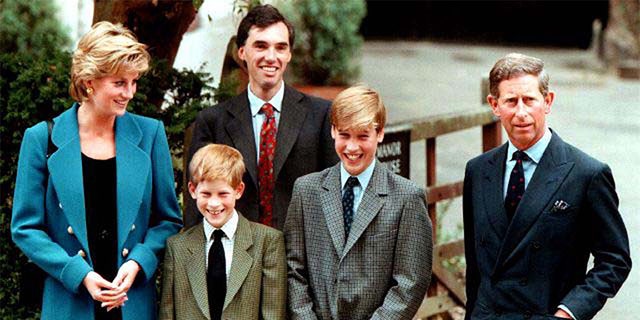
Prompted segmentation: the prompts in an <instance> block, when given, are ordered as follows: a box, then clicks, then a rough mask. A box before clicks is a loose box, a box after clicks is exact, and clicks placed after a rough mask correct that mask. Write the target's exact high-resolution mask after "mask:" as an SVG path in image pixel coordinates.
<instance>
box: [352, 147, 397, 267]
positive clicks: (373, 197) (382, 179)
mask: <svg viewBox="0 0 640 320" xmlns="http://www.w3.org/2000/svg"><path fill="white" fill-rule="evenodd" d="M374 161H376V164H375V167H374V169H373V175H372V176H371V180H369V185H368V186H367V188H366V189H365V190H364V194H363V195H362V200H360V205H359V206H358V211H357V212H356V215H355V217H353V223H352V225H351V231H349V237H348V238H347V244H346V245H345V247H344V250H343V255H342V256H343V257H344V256H345V255H346V254H347V252H349V250H351V247H353V245H354V244H355V243H356V242H357V241H358V239H359V238H360V236H361V235H362V233H363V232H364V231H365V230H366V229H367V227H368V226H369V224H370V223H371V221H372V220H373V218H375V217H376V216H377V215H378V212H380V209H381V208H382V205H383V204H384V198H383V197H384V196H386V195H387V194H388V193H389V192H388V189H387V187H388V182H387V178H388V177H387V173H388V172H387V171H386V169H385V168H384V167H382V166H383V165H382V164H381V163H380V162H378V161H377V160H374Z"/></svg>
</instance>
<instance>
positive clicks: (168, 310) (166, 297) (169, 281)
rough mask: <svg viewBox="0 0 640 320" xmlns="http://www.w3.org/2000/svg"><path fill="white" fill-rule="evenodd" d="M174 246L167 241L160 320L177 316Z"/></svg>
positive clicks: (169, 319) (171, 319)
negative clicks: (174, 292)
mask: <svg viewBox="0 0 640 320" xmlns="http://www.w3.org/2000/svg"><path fill="white" fill-rule="evenodd" d="M174 264H175V262H174V259H173V248H172V246H171V244H170V242H168V243H167V250H166V251H165V254H164V268H163V270H162V296H161V297H160V317H159V318H160V320H173V319H174V318H175V311H174V310H175V306H174V296H173V281H174V280H173V279H174Z"/></svg>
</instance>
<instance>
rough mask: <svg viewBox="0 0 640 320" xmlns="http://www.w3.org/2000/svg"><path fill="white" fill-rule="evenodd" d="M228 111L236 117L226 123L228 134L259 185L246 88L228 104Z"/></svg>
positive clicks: (248, 170) (253, 135)
mask: <svg viewBox="0 0 640 320" xmlns="http://www.w3.org/2000/svg"><path fill="white" fill-rule="evenodd" d="M227 111H228V112H229V113H231V114H232V115H233V117H234V118H235V119H236V121H229V123H228V124H227V125H226V127H225V128H226V130H227V134H228V135H229V136H230V137H231V140H233V146H234V147H235V148H236V149H238V151H240V153H241V154H242V155H243V156H244V157H243V158H244V163H245V166H246V167H247V172H248V173H249V175H250V176H251V178H252V179H253V182H254V184H255V185H256V186H258V165H257V163H256V162H257V161H256V157H257V155H256V142H255V133H254V132H253V122H252V116H251V109H250V108H249V98H248V96H247V91H246V90H245V91H243V92H242V93H241V94H240V95H238V96H237V97H235V98H234V99H233V100H232V101H231V103H229V104H228V105H227Z"/></svg>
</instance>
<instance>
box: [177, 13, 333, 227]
mask: <svg viewBox="0 0 640 320" xmlns="http://www.w3.org/2000/svg"><path fill="white" fill-rule="evenodd" d="M293 42H294V30H293V26H292V25H291V23H289V21H287V20H286V19H285V18H284V17H283V16H282V15H281V14H280V12H278V10H277V9H276V8H274V7H273V6H270V5H264V6H258V7H255V8H254V9H252V10H251V11H250V12H249V13H248V14H247V16H246V17H245V18H244V19H243V20H242V21H241V22H240V26H239V27H238V34H237V37H236V44H237V45H238V48H239V49H238V56H239V57H240V59H242V60H243V61H244V62H245V63H246V67H247V71H248V73H249V86H248V88H247V90H246V91H244V92H242V93H241V94H240V95H238V96H236V97H234V98H232V99H230V100H228V101H225V102H223V103H220V104H218V105H216V106H214V107H212V108H209V109H205V110H203V111H201V112H200V113H199V114H198V116H197V118H196V120H195V126H194V131H193V141H192V143H191V148H190V152H189V154H190V155H193V154H194V153H195V152H196V151H197V150H198V149H199V148H200V147H202V146H204V145H206V144H208V143H221V144H226V145H229V146H232V147H234V148H236V149H238V150H239V151H240V152H241V153H242V155H243V156H244V159H245V162H246V167H247V172H246V173H245V175H244V177H243V181H244V183H245V185H246V188H245V193H244V196H243V197H242V198H241V199H240V200H239V201H238V203H237V208H238V211H240V212H242V213H243V214H244V216H245V217H246V218H248V219H249V220H251V221H257V222H261V223H264V224H267V225H270V226H273V227H275V228H277V229H282V226H283V224H284V220H285V216H286V213H287V208H288V206H289V201H290V200H291V192H292V189H293V183H294V181H295V180H296V179H297V178H298V177H300V176H303V175H305V174H308V173H311V172H315V171H320V170H322V169H324V168H326V167H329V166H331V165H333V164H335V163H337V162H338V158H337V157H336V154H335V152H334V151H333V140H332V139H331V124H330V123H329V118H328V116H329V104H330V103H329V101H326V100H322V99H319V98H315V97H311V96H307V95H304V94H302V93H300V92H298V91H296V90H295V89H293V88H291V87H289V86H287V85H285V84H284V81H283V79H282V78H283V74H284V71H285V69H286V68H287V63H288V62H289V61H290V60H291V47H292V46H293ZM189 158H191V157H189ZM190 207H191V208H190V209H188V210H186V212H185V217H184V221H185V227H190V226H191V225H194V224H195V223H197V222H199V221H200V218H199V214H198V213H197V211H196V210H193V205H192V204H191V206H190Z"/></svg>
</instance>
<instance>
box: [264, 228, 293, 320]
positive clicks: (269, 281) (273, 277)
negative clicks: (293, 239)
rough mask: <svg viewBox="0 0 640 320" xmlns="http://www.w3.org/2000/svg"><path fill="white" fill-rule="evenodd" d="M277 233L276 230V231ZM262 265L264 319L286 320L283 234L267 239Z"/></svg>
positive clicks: (285, 274)
mask: <svg viewBox="0 0 640 320" xmlns="http://www.w3.org/2000/svg"><path fill="white" fill-rule="evenodd" d="M274 231H275V230H274ZM267 241H268V242H267V248H266V252H265V253H264V258H263V259H264V262H263V265H262V288H261V291H262V292H261V295H262V299H261V301H262V302H261V303H262V308H260V309H261V313H262V319H264V320H270V319H272V320H280V319H285V318H286V314H287V307H286V305H287V255H286V252H285V246H284V236H283V235H282V232H280V231H277V232H273V236H270V237H269V239H267Z"/></svg>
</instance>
